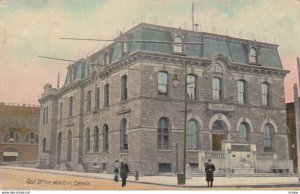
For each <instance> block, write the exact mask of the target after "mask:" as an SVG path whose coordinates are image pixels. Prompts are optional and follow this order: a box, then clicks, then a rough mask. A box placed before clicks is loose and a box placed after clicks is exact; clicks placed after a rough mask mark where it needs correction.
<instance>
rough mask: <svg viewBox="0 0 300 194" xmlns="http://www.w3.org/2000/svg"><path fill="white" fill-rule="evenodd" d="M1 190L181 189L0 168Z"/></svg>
mask: <svg viewBox="0 0 300 194" xmlns="http://www.w3.org/2000/svg"><path fill="white" fill-rule="evenodd" d="M0 177H1V183H0V190H6V189H22V190H44V189H45V190H170V189H180V188H174V187H167V186H159V185H150V184H140V183H132V182H128V183H127V186H126V187H124V188H122V187H121V180H119V182H118V183H117V184H116V183H115V182H114V181H113V180H105V179H97V178H87V177H79V176H70V175H60V174H52V173H44V172H33V171H22V170H15V169H4V168H0Z"/></svg>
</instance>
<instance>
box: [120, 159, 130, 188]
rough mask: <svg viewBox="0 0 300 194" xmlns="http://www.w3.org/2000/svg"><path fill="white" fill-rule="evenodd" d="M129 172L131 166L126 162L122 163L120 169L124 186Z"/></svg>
mask: <svg viewBox="0 0 300 194" xmlns="http://www.w3.org/2000/svg"><path fill="white" fill-rule="evenodd" d="M128 173H129V168H128V165H127V164H126V163H125V162H124V163H123V162H122V163H121V171H120V176H121V178H122V187H124V186H126V179H127V175H128Z"/></svg>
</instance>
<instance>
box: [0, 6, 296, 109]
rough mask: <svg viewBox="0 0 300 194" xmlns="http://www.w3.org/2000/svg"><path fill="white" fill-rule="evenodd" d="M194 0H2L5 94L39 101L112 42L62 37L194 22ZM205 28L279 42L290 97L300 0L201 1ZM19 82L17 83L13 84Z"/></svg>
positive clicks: (1, 81) (1, 96) (8, 98)
mask: <svg viewBox="0 0 300 194" xmlns="http://www.w3.org/2000/svg"><path fill="white" fill-rule="evenodd" d="M191 2H192V0H143V1H142V0H89V1H88V0H0V18H1V19H0V58H1V60H0V101H5V102H16V103H33V104H37V103H38V102H37V96H39V95H40V94H41V93H42V88H43V86H44V84H45V83H48V82H49V83H52V84H53V85H56V79H57V73H58V71H59V72H60V74H61V81H60V83H63V82H64V76H65V73H66V67H67V65H68V63H66V62H60V61H51V60H43V59H40V58H37V56H38V55H44V56H51V57H58V58H66V59H72V60H76V59H78V58H80V57H85V56H86V55H88V54H91V53H93V52H96V51H97V50H99V49H101V48H102V47H103V46H104V43H99V42H79V41H77V42H76V41H65V40H60V39H59V37H81V38H103V39H110V38H114V37H116V35H117V34H118V33H119V32H120V31H124V30H128V29H130V28H131V27H132V26H134V25H136V24H138V23H140V22H141V18H142V17H141V16H143V18H144V19H143V21H145V22H146V23H156V21H157V24H158V25H167V26H169V25H171V24H172V27H181V28H185V26H187V28H188V29H191ZM194 4H195V21H196V23H198V24H199V25H201V31H205V32H211V29H212V26H214V27H215V29H216V30H215V33H218V34H226V32H229V35H230V36H233V37H241V38H246V39H253V38H252V36H251V34H254V38H255V39H256V40H258V41H264V42H269V43H276V44H279V45H280V46H279V52H280V55H281V59H282V63H283V65H284V67H285V69H288V70H292V73H290V74H289V76H288V77H287V79H286V91H287V95H286V96H287V101H292V98H291V96H292V95H291V94H292V93H291V91H292V85H291V84H293V83H294V82H295V80H296V72H295V70H296V69H295V66H296V57H297V56H299V55H300V54H299V53H300V44H299V42H300V36H299V34H300V1H299V0H194ZM12 87H13V88H14V89H13V90H12V89H11V88H12Z"/></svg>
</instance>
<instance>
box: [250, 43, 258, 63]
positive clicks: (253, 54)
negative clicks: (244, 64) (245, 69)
mask: <svg viewBox="0 0 300 194" xmlns="http://www.w3.org/2000/svg"><path fill="white" fill-rule="evenodd" d="M249 63H257V51H256V49H255V48H254V47H251V48H250V49H249Z"/></svg>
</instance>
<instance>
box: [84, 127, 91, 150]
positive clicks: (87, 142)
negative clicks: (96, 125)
mask: <svg viewBox="0 0 300 194" xmlns="http://www.w3.org/2000/svg"><path fill="white" fill-rule="evenodd" d="M90 138H91V134H90V128H86V130H85V152H90V147H91V144H90V143H91V139H90Z"/></svg>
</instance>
